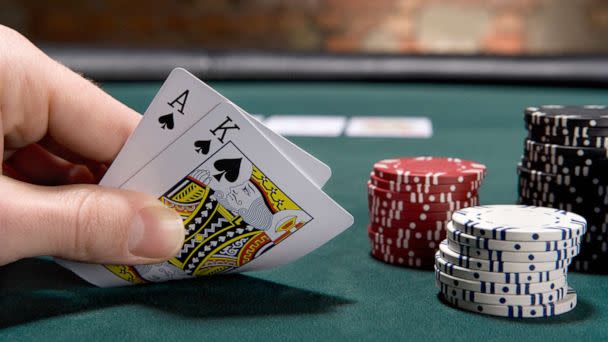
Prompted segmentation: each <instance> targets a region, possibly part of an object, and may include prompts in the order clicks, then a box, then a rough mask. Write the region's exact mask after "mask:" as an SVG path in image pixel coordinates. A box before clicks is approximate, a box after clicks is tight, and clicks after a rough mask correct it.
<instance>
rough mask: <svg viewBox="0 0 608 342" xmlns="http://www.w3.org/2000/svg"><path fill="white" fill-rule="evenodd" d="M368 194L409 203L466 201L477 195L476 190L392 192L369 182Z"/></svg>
mask: <svg viewBox="0 0 608 342" xmlns="http://www.w3.org/2000/svg"><path fill="white" fill-rule="evenodd" d="M367 188H368V191H369V194H370V195H372V196H374V197H378V198H382V199H386V200H401V201H404V202H409V203H446V202H454V201H466V200H469V199H471V198H473V197H477V190H474V191H466V192H441V193H423V192H408V193H405V192H394V191H390V190H385V189H382V188H379V187H377V186H375V185H373V184H371V183H368V187H367Z"/></svg>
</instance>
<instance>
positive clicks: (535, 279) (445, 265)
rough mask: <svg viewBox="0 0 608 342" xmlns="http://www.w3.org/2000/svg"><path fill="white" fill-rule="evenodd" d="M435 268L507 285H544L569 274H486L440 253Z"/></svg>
mask: <svg viewBox="0 0 608 342" xmlns="http://www.w3.org/2000/svg"><path fill="white" fill-rule="evenodd" d="M435 267H437V269H438V270H440V271H441V272H443V273H445V274H449V275H451V276H453V277H457V278H460V279H467V280H478V281H484V282H489V283H506V284H530V283H543V282H548V281H553V280H555V279H558V278H562V277H564V276H566V274H567V269H566V268H559V269H556V270H552V271H543V272H541V271H537V272H486V271H480V270H472V269H469V268H465V267H462V266H458V265H457V264H454V263H451V262H449V261H447V260H445V259H443V258H442V257H441V255H440V253H439V252H437V253H435Z"/></svg>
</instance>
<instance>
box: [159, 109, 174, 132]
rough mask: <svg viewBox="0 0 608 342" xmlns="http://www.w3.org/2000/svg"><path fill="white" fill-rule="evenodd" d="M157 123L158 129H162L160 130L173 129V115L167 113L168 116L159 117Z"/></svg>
mask: <svg viewBox="0 0 608 342" xmlns="http://www.w3.org/2000/svg"><path fill="white" fill-rule="evenodd" d="M158 122H160V128H162V129H165V128H168V129H173V126H174V123H173V113H169V114H166V115H163V116H161V117H159V118H158Z"/></svg>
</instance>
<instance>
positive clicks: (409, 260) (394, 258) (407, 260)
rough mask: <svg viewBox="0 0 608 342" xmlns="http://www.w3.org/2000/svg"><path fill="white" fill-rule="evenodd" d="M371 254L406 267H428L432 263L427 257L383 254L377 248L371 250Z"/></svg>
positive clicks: (384, 260) (385, 261) (389, 262)
mask: <svg viewBox="0 0 608 342" xmlns="http://www.w3.org/2000/svg"><path fill="white" fill-rule="evenodd" d="M371 256H372V257H374V258H376V259H378V260H380V261H382V262H384V263H387V264H392V265H397V266H407V267H416V268H426V269H430V268H431V267H432V264H430V263H429V260H428V259H427V258H420V257H403V256H398V255H392V254H384V253H380V252H379V251H377V250H373V249H372V251H371Z"/></svg>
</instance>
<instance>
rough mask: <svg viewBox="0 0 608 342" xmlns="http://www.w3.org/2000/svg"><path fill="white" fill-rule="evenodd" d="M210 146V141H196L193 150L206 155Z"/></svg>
mask: <svg viewBox="0 0 608 342" xmlns="http://www.w3.org/2000/svg"><path fill="white" fill-rule="evenodd" d="M210 146H211V140H197V141H195V142H194V150H195V151H196V153H201V154H207V153H209V147H210Z"/></svg>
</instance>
